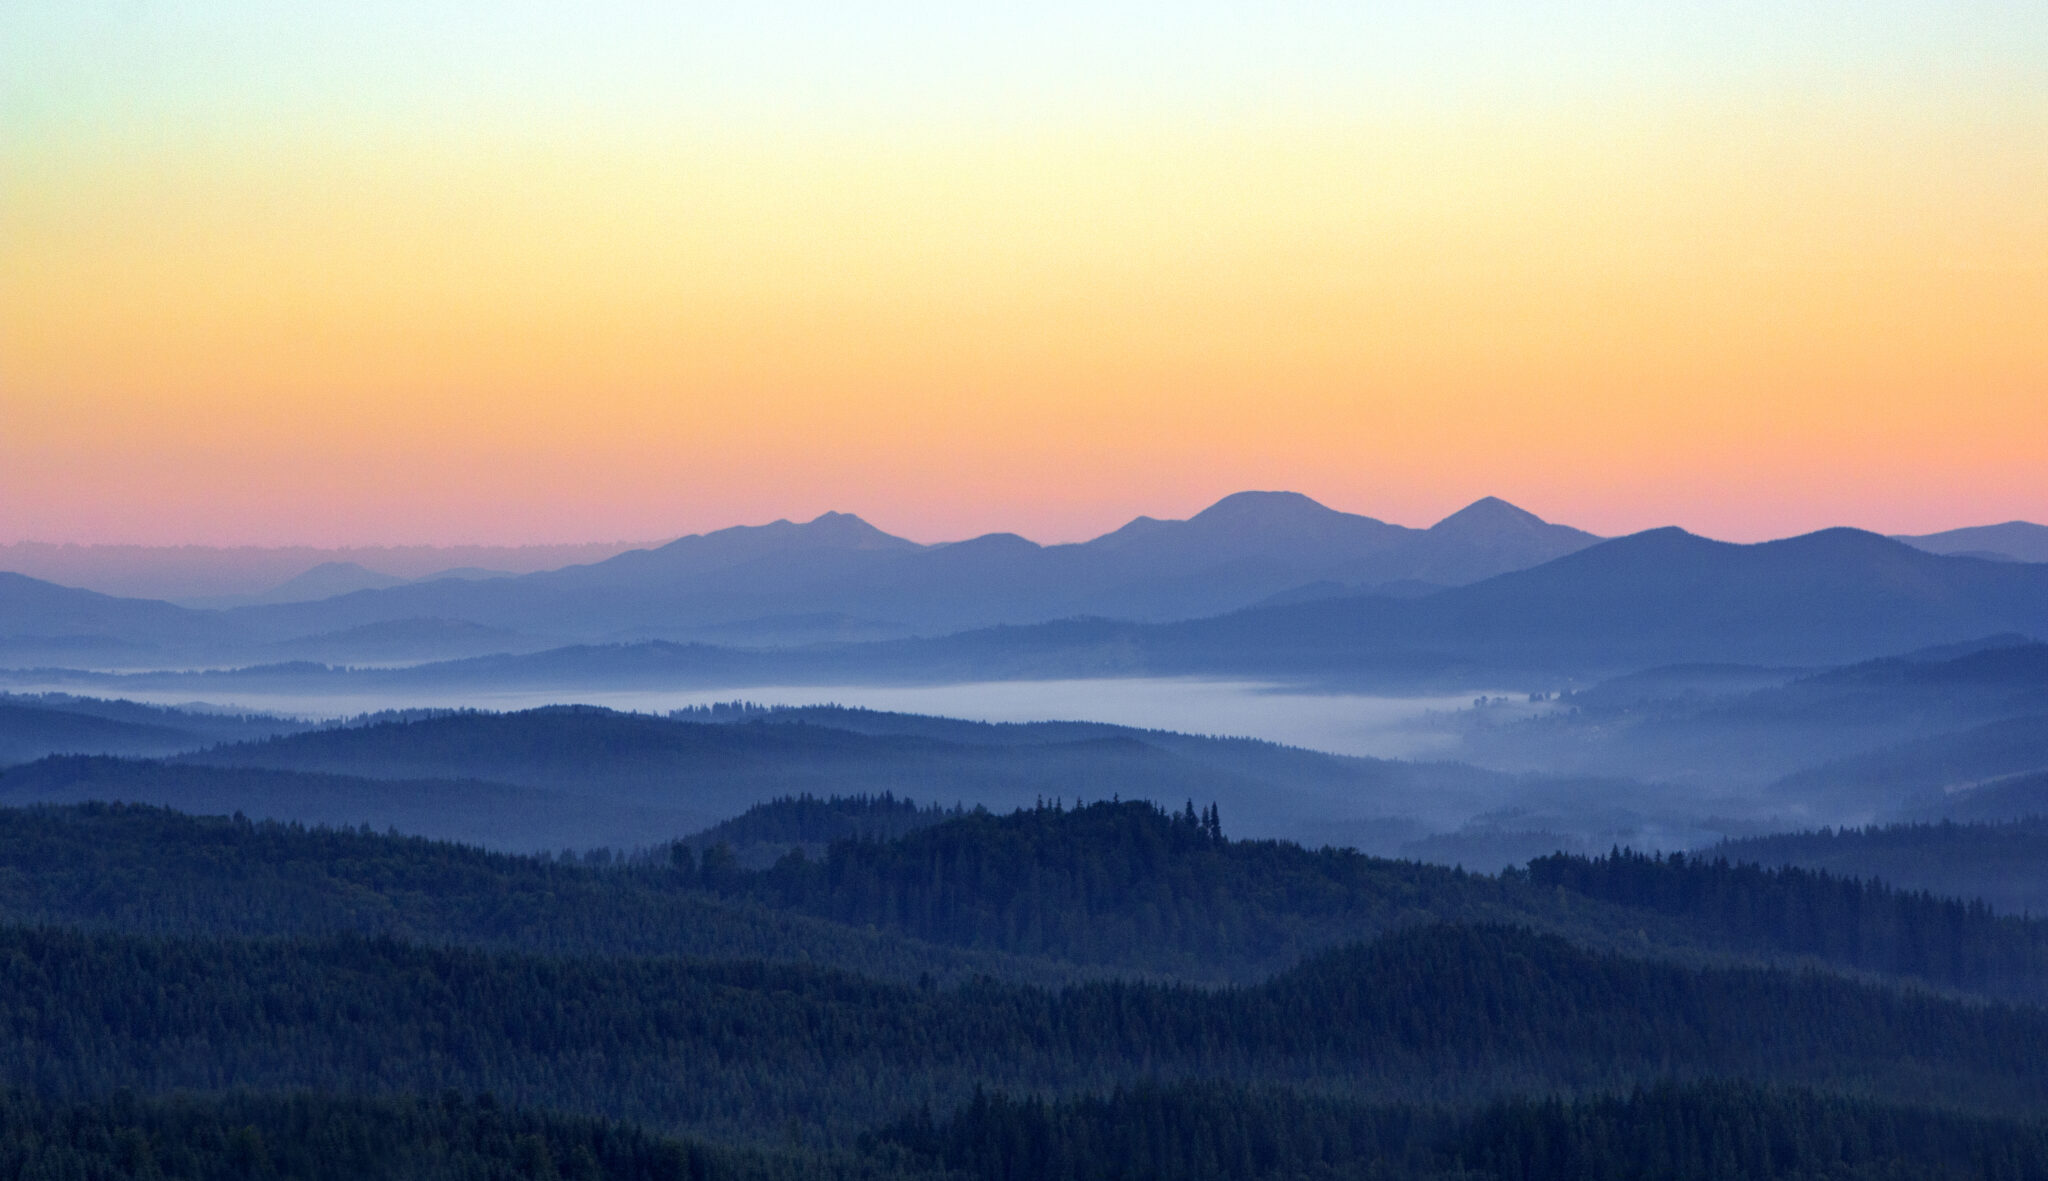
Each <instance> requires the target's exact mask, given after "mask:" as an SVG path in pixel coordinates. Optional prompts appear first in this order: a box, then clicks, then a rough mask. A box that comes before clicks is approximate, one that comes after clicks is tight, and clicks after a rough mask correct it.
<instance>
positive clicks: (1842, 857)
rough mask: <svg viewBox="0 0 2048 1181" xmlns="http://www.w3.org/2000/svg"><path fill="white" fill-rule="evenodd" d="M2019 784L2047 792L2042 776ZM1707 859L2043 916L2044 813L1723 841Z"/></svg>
mask: <svg viewBox="0 0 2048 1181" xmlns="http://www.w3.org/2000/svg"><path fill="white" fill-rule="evenodd" d="M2031 778H2032V779H2033V780H2034V781H2035V782H2034V783H2032V784H2028V785H2025V786H2029V787H2032V788H2033V789H2034V790H2036V791H2042V790H2044V789H2048V776H2033V777H2031ZM1708 852H1709V855H1711V856H1714V857H1721V858H1727V859H1728V860H1730V861H1738V862H1754V863H1757V864H1761V865H1771V866H1779V865H1796V866H1803V867H1806V868H1808V869H1820V870H1826V871H1828V872H1829V873H1833V874H1837V875H1840V876H1843V877H1853V878H1879V879H1882V880H1884V881H1886V882H1890V883H1893V884H1895V885H1898V886H1903V887H1905V888H1907V889H1913V890H1926V891H1929V892H1930V893H1934V894H1943V895H1948V896H1951V897H1956V898H1981V899H1983V900H1984V901H1985V902H1987V903H1989V904H1990V905H1991V906H1992V907H1993V908H1994V909H1996V910H1999V911H2003V912H2005V913H2007V914H2033V915H2048V873H2044V872H2043V871H2044V867H2048V816H2040V815H2034V816H2029V817H2027V818H2025V819H2021V820H2009V821H1993V822H1990V823H1983V824H1958V823H1956V822H1954V821H1942V822H1941V823H1938V824H1888V825H1881V826H1878V825H1873V826H1871V827H1869V828H1842V829H1821V830H1819V831H1815V832H1793V833H1779V834H1774V835H1771V836H1763V837H1751V838H1748V839H1746V840H1740V841H1725V842H1723V843H1721V844H1719V845H1716V846H1715V847H1714V848H1713V849H1711V850H1709V851H1708Z"/></svg>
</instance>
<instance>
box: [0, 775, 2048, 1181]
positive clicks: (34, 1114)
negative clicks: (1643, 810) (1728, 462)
mask: <svg viewBox="0 0 2048 1181" xmlns="http://www.w3.org/2000/svg"><path fill="white" fill-rule="evenodd" d="M835 812H836V813H839V814H840V815H841V816H843V818H844V819H843V820H835V819H834V813H835ZM904 816H905V810H904V809H903V808H901V807H899V806H896V805H894V804H892V803H890V802H886V801H875V800H872V799H868V800H854V801H834V800H829V799H827V800H811V801H807V802H806V801H801V800H799V801H792V802H789V803H786V804H781V805H776V806H772V807H767V808H763V809H761V810H759V811H758V812H756V813H754V814H753V815H752V818H751V819H745V820H743V821H739V820H736V821H735V822H734V823H733V824H732V825H730V826H728V829H727V831H729V832H732V833H735V834H737V833H741V832H747V833H752V834H753V835H754V836H756V837H757V838H760V839H761V840H763V841H770V840H777V839H787V838H797V840H796V842H795V843H797V844H798V846H799V847H801V846H802V844H803V843H805V841H806V840H807V839H808V838H810V837H814V836H817V835H819V832H820V829H821V827H829V826H831V825H833V824H836V823H843V824H850V825H853V826H855V827H856V828H858V827H859V826H861V825H870V826H874V825H880V826H882V827H884V828H887V827H892V826H894V827H901V822H902V821H903V820H904ZM908 816H909V817H910V818H911V819H913V820H915V821H916V824H914V825H911V826H910V828H909V831H905V832H903V833H902V834H901V835H896V836H884V835H882V834H879V833H875V832H873V831H864V832H863V833H862V834H861V835H856V836H853V837H851V838H847V839H840V840H837V841H833V842H831V843H829V844H827V845H826V848H825V852H824V854H823V856H822V857H818V858H812V857H809V856H803V855H799V854H794V853H793V854H790V855H788V856H785V857H784V858H782V859H781V860H780V861H778V862H777V863H776V864H774V865H773V866H772V867H770V868H768V869H765V870H759V871H749V870H747V869H745V868H743V867H742V866H740V865H738V864H737V863H736V862H735V861H734V860H733V859H732V858H731V856H730V855H729V852H728V850H727V848H726V847H725V846H724V845H723V844H718V843H714V844H712V845H710V846H709V847H708V848H707V847H703V846H701V845H699V846H696V847H695V848H693V847H692V846H691V845H689V844H677V845H675V846H672V847H670V848H667V849H661V850H656V851H655V855H653V856H649V857H642V858H637V859H631V860H628V861H626V862H624V863H621V862H620V861H619V860H618V859H617V858H616V857H614V856H612V855H610V854H608V853H607V854H600V855H592V856H588V857H573V858H562V857H526V856H511V855H506V854H496V853H487V852H483V851H480V850H476V849H470V848H463V847H460V846H455V845H449V844H445V843H440V842H432V841H425V840H420V839H418V838H408V837H399V836H396V835H376V834H372V833H368V832H363V831H357V830H348V831H343V830H317V829H306V828H303V827H298V826H291V825H278V824H255V823H251V822H249V821H246V820H240V819H234V820H228V819H200V818H192V817H185V816H179V815H176V814H173V813H168V812H165V811H162V810H159V809H148V808H136V807H112V806H88V807H81V808H38V809H24V810H6V811H0V913H4V914H5V915H6V916H7V917H8V922H9V924H13V925H6V926H0V1062H5V1063H6V1064H7V1066H6V1068H5V1069H6V1071H7V1082H8V1085H10V1086H12V1087H14V1088H16V1090H15V1091H14V1092H12V1093H11V1094H10V1095H8V1096H6V1097H4V1098H0V1160H4V1161H18V1162H25V1163H24V1171H22V1172H21V1175H24V1176H45V1175H47V1176H75V1175H85V1176H97V1175H100V1174H97V1173H93V1172H92V1171H91V1168H97V1167H101V1165H102V1164H103V1165H105V1167H107V1168H108V1169H110V1170H111V1172H110V1174H108V1175H113V1176H154V1175H157V1174H158V1173H159V1172H160V1173H162V1174H163V1175H166V1176H204V1177H212V1176H220V1177H230V1176H233V1177H241V1176H325V1175H338V1174H335V1173H334V1172H333V1170H335V1169H339V1168H341V1167H342V1165H343V1164H344V1163H346V1164H348V1165H350V1166H351V1167H355V1168H357V1169H362V1170H370V1171H373V1172H374V1171H376V1170H379V1169H382V1170H386V1171H389V1172H393V1173H402V1174H404V1175H408V1176H483V1177H506V1178H512V1177H551V1176H552V1177H572V1176H581V1177H595V1176H609V1175H625V1176H639V1175H649V1176H679V1175H686V1176H691V1177H704V1178H709V1177H764V1178H766V1177H782V1176H807V1177H810V1176H844V1177H848V1178H856V1177H857V1178H868V1179H871V1181H880V1179H882V1178H893V1177H902V1178H912V1177H919V1178H926V1177H928V1178H930V1179H931V1181H939V1178H940V1177H945V1178H946V1179H947V1181H955V1179H957V1178H959V1177H962V1176H965V1177H977V1178H978V1177H988V1178H992V1179H993V1178H998V1177H1002V1178H1010V1177H1019V1176H1031V1177H1036V1176H1071V1177H1098V1176H1101V1177H1116V1178H1126V1177H1127V1178H1132V1179H1133V1181H1135V1178H1137V1177H1181V1176H1186V1177H1200V1178H1239V1177H1242V1178H1253V1177H1257V1178H1266V1177H1270V1178H1273V1179H1274V1181H1280V1179H1282V1178H1294V1177H1298V1176H1334V1177H1351V1176H1356V1177H1381V1178H1387V1177H1395V1178H1399V1177H1418V1178H1419V1177H1433V1178H1438V1179H1439V1181H1449V1179H1450V1178H1452V1177H1460V1178H1465V1179H1466V1181H1470V1178H1472V1177H1473V1176H1480V1177H1517V1178H1522V1177H1530V1178H1533V1177H1539V1176H1556V1175H1570V1176H1579V1175H1612V1176H1631V1177H1632V1176H1643V1177H1650V1176H1657V1177H1664V1176H1716V1177H1721V1176H1737V1177H1747V1176H1757V1177H1780V1176H1785V1177H1791V1176H1799V1177H1804V1176H1809V1175H1817V1176H1827V1177H1831V1178H1832V1177H1852V1178H1863V1177H1869V1178H1872V1179H1873V1181H1874V1179H1876V1178H1880V1177H1885V1178H1889V1177H1897V1176H1916V1177H1917V1176H1955V1177H1987V1178H1988V1177H2012V1176H2021V1177H2023V1176H2029V1175H2031V1174H2030V1172H2029V1170H2030V1169H2032V1168H2033V1164H2032V1162H2034V1161H2035V1160H2036V1159H2037V1158H2038V1156H2039V1154H2040V1153H2041V1151H2042V1143H2041V1140H2042V1136H2043V1131H2042V1126H2041V1124H2040V1123H2039V1122H2038V1121H2040V1120H2042V1119H2043V1118H2044V1116H2048V1066H2044V1063H2048V1010H2044V1009H2042V1008H2041V1007H2039V1005H2038V1004H2037V1003H2019V1004H2014V1003H2009V1002H2007V1001H1999V1000H1996V999H1989V998H1995V997H2025V998H2030V999H2031V998H2038V997H2040V996H2041V995H2043V993H2044V984H2048V924H2041V923H2036V922H2029V921H2025V920H2020V919H2014V918H1999V917H1996V916H1993V915H1991V914H1990V913H1989V912H1988V911H1986V910H1985V909H1984V908H1983V907H1981V906H1977V907H1971V906H1966V905H1963V904H1960V903H1955V902H1951V901H1946V900H1942V899H1937V898H1933V897H1930V896H1926V895H1918V894H1905V893H1900V892H1897V891H1894V890H1891V889H1888V888H1886V887H1884V886H1883V885H1881V884H1872V883H1864V882H1856V881H1851V880H1846V879H1842V878H1838V877H1834V876H1831V875H1828V874H1822V873H1814V872H1810V871H1804V870H1781V871H1771V870H1764V869H1760V868H1756V867H1740V866H1731V865H1729V864H1727V863H1725V862H1707V861H1699V860H1693V859H1672V858H1647V857H1635V856H1631V855H1626V854H1617V855H1615V856H1611V857H1607V858H1600V859H1586V858H1563V857H1560V858H1551V859H1547V860H1545V861H1542V862H1539V863H1536V864H1534V865H1532V866H1530V867H1529V869H1528V870H1526V871H1516V872H1512V873H1507V874H1503V875H1500V876H1498V877H1485V876H1480V875H1471V874H1465V873H1461V872H1457V871H1452V870H1446V869H1441V868H1436V867H1430V866H1422V865H1416V864H1413V863H1402V862H1392V861H1383V860H1379V859H1374V858H1368V857H1364V856H1361V855H1359V854H1355V853H1348V852H1340V851H1336V850H1328V849H1325V850H1319V851H1310V850H1306V849H1301V848H1299V847H1296V846H1291V845H1286V844H1283V843H1278V842H1261V841H1249V842H1248V841H1232V840H1229V839H1228V838H1227V837H1225V836H1224V834H1223V833H1222V832H1221V829H1220V824H1219V822H1218V817H1217V815H1216V813H1215V812H1214V811H1213V810H1207V809H1203V810H1197V809H1194V808H1192V807H1188V808H1186V809H1184V810H1182V811H1180V812H1178V813H1176V814H1173V815H1168V814H1166V813H1164V812H1162V811H1160V810H1158V809H1156V808H1153V807H1151V806H1149V805H1144V804H1134V803H1123V804H1115V803H1103V804H1095V805H1090V806H1089V807H1087V808H1083V809H1079V810H1068V809H1062V808H1056V807H1052V806H1046V807H1039V808H1033V809H1029V810H1026V811H1024V812H1020V813H1016V814H1013V815H1010V816H1001V817H998V816H991V815H988V814H985V813H967V814H961V815H946V816H943V817H938V818H936V823H932V822H931V820H932V819H934V818H932V817H929V816H920V815H918V814H917V813H916V810H915V809H911V810H909V811H908ZM697 848H701V849H702V852H701V853H699V852H697V851H696V849H697ZM1447 919H1448V920H1452V921H1448V922H1447V921H1445V920H1447ZM23 924H32V925H23ZM1536 927H1541V928H1544V929H1545V930H1547V932H1549V933H1539V932H1538V931H1537V930H1534V929H1532V928H1536ZM1794 962H1796V963H1797V965H1798V966H1797V967H1796V969H1795V968H1791V967H1788V966H1786V965H1789V964H1792V963H1794ZM1105 975H1112V976H1115V977H1117V978H1113V979H1105V978H1104V976H1105ZM1174 977H1178V978H1179V979H1180V980H1181V981H1194V980H1201V981H1206V982H1208V983H1206V984H1203V985H1199V986H1198V985H1193V984H1190V983H1185V982H1175V980H1174V979H1172V978H1174ZM1218 982H1229V983H1222V984H1221V986H1219V985H1218ZM1968 994H1974V995H1968ZM1927 1104H1937V1105H1938V1106H1939V1108H1940V1109H1941V1110H1939V1111H1928V1110H1924V1109H1922V1106H1921V1105H1927ZM678 1136H681V1137H689V1138H691V1139H689V1140H675V1139H673V1137H678ZM6 1154H13V1155H11V1156H10V1155H6ZM91 1162H100V1164H90V1163H91ZM27 1163H33V1164H34V1168H33V1169H29V1168H27ZM88 1164H90V1167H88ZM66 1169H70V1170H72V1171H70V1172H66V1171H64V1170H66ZM79 1169H85V1170H86V1171H85V1172H83V1173H80V1172H78V1171H77V1170H79ZM322 1169H327V1170H329V1171H328V1172H325V1173H323V1172H321V1171H320V1170H322ZM37 1170H40V1171H37ZM152 1170H155V1171H152ZM663 1170H666V1171H665V1172H664V1171H663ZM677 1170H681V1172H677ZM1587 1170H1593V1171H1594V1172H1593V1173H1592V1174H1589V1173H1588V1172H1587ZM1815 1170H1820V1171H1819V1172H1818V1173H1816V1172H1815Z"/></svg>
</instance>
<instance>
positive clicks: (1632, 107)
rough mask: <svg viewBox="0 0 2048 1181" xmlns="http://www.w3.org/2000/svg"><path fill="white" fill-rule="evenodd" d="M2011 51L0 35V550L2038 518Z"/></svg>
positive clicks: (957, 21)
mask: <svg viewBox="0 0 2048 1181" xmlns="http://www.w3.org/2000/svg"><path fill="white" fill-rule="evenodd" d="M2044 460H2048V5H2044V4H2041V3H2039V2H2038V0H2027V2H2013V3H1970V2H1968V0H1948V2H1945V3H1886V2H1884V0H1864V2H1860V3H1827V4H1817V3H1815V4H1802V3H1796V2H1790V0H1778V2H1774V3H1745V2H1737V0H1731V2H1726V3H1716V4H1686V3H1661V4H1656V5H1644V4H1623V3H1601V4H1594V3H1582V4H1545V3H1538V2H1528V0H1525V2H1522V3H1503V4H1477V3H1455V2H1442V0H1438V2H1431V3H1413V4H1408V3H1387V4H1371V3H1360V2H1353V3H1331V4H1310V3H1285V2H1279V3H1265V4H1258V5H1252V4H1244V5H1222V4H1204V3H1199V2H1187V3H1180V4H1172V5H1164V4H1161V5H1118V4H1113V3H1090V4H1085V5H1084V4H1073V5H1063V4H1058V3H1039V4H1032V5H1028V6H1027V5H1015V6H997V5H973V4H965V3H945V4H939V3H933V4H889V3H874V4H861V5H847V4H815V5H805V4H775V3H746V4H725V3H710V2H705V3H692V4H674V3H664V4H608V3H602V2H593V3H578V4H568V3H561V4H534V3H520V2H517V0H501V2H497V3H474V4H449V3H437V2H434V0H412V2H406V3H379V2H376V0H370V2H366V3H365V2H359V3H348V4H341V3H333V4H312V3H302V4H283V3H269V2H263V3H256V2H247V3H243V2H237V0H215V2H213V3H205V4H197V3H188V4H173V3H134V2H129V3H93V2H91V0H62V2H56V3H45V2H42V0H11V2H10V3H8V4H6V5H4V6H0V543H6V542H12V541H18V540H41V541H72V542H126V543H150V544H176V543H206V544H283V543H306V544H318V545H343V544H418V543H440V544H449V543H487V544H516V543H536V542H562V541H578V540H590V539H609V538H623V537H667V536H675V535H678V534H682V533H688V532H696V531H700V530H704V529H711V528H718V527H722V526H725V525H732V524H742V523H759V522H762V521H768V520H773V519H776V518H779V517H789V518H793V519H807V518H809V517H811V516H815V515H816V514H818V513H821V512H824V511H827V510H841V511H850V512H856V513H859V514H861V515H862V516H864V517H866V518H867V519H868V520H870V521H872V522H874V523H875V524H877V525H879V526H881V527H882V528H885V529H888V530H890V531H891V532H895V533H899V534H902V535H905V536H909V537H913V538H916V539H918V540H921V541H937V540H946V539H952V538H959V537H966V536H971V535H974V534H979V533H983V532H989V531H996V530H1007V531H1014V532H1019V533H1022V534H1024V535H1026V536H1029V537H1032V538H1034V539H1036V540H1040V541H1046V542H1051V541H1061V540H1074V539H1079V538H1084V537H1087V536H1092V535H1094V534H1096V533H1100V532H1102V531H1105V530H1107V529H1109V528H1112V527H1114V526H1116V525H1118V524H1121V523H1122V522H1123V521H1125V520H1128V519H1129V518H1131V517H1132V516H1135V515H1138V514H1141V513H1143V514H1149V515H1152V516H1159V517H1173V516H1185V515H1188V514H1189V513H1192V512H1194V511H1196V510H1198V509H1200V508H1202V507H1203V506H1204V505H1206V504H1208V503H1210V502H1211V501H1213V500H1215V499H1217V498H1219V497H1221V496H1223V495H1225V494H1227V493H1230V492H1233V491H1238V490H1241V489H1247V488H1266V489H1282V488H1284V489H1291V490H1295V491H1300V492H1304V493H1307V494H1309V495H1311V496H1314V497H1316V498H1317V499H1319V500H1321V501H1323V502H1324V503H1326V504H1329V505H1331V506H1332V507H1336V508H1340V509H1345V510H1349V511H1353V512H1362V513H1366V514H1369V515H1372V516H1377V517H1381V518H1383V519H1387V520H1393V521H1397V522H1401V523H1403V524H1415V525H1419V524H1427V523H1429V522H1431V521H1433V520H1435V519H1437V518H1439V517H1441V516H1444V515H1446V514H1448V513H1449V512H1451V511H1453V510H1455V509H1457V508H1458V507H1460V506H1462V505H1463V504H1465V503H1468V502H1470V501H1472V500H1474V499H1477V498H1478V497H1480V496H1485V495H1498V496H1502V497H1505V498H1507V499H1509V500H1512V501H1514V502H1516V503H1518V504H1520V505H1522V506H1523V507H1525V508H1528V509H1530V510H1531V511H1534V512H1537V513H1539V514H1540V515H1542V516H1544V517H1547V518H1549V519H1552V520H1560V521H1565V522H1568V523H1571V524H1574V525H1578V526H1580V527H1583V528H1588V529H1592V530H1595V531H1597V532H1601V533H1608V534H1617V533H1625V532H1629V531H1632V530H1635V529H1641V528H1648V527H1653V526H1659V525H1666V524H1678V525H1682V526H1685V527H1687V528H1690V529H1693V530H1695V531H1697V532H1701V533H1706V534H1709V535H1712V536H1717V537H1724V538H1729V539H1733V540H1755V539H1762V538H1765V537H1772V536H1783V535H1787V534H1791V533H1797V532H1803V531H1806V530H1809V529H1814V528H1820V527H1824V526H1828V525H1836V524H1850V525H1858V526H1863V527H1867V528H1875V529H1880V530H1883V531H1886V532H1925V531H1932V530H1936V529H1943V528H1949V527H1955V526H1960V525H1968V524H1982V523H1988V522H1993V521H2003V520H2009V519H2014V518H2030V519H2034V520H2037V521H2048V474H2044V471H2048V462H2044Z"/></svg>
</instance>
